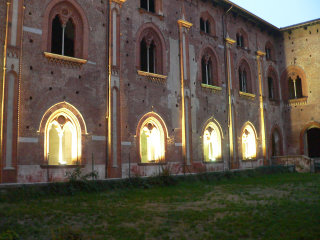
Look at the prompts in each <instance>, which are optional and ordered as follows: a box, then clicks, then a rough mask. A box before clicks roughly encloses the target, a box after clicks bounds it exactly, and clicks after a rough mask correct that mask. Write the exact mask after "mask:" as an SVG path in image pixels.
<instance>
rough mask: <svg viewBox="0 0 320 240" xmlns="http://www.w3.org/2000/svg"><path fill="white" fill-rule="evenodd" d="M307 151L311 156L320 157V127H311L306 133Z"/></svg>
mask: <svg viewBox="0 0 320 240" xmlns="http://www.w3.org/2000/svg"><path fill="white" fill-rule="evenodd" d="M305 143H306V144H305V150H306V151H305V152H306V153H308V156H309V157H311V158H320V128H316V127H314V128H309V130H307V131H306V134H305Z"/></svg>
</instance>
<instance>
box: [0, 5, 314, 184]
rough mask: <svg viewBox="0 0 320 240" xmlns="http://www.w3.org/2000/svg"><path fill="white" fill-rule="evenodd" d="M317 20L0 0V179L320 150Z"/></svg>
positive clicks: (185, 166)
mask: <svg viewBox="0 0 320 240" xmlns="http://www.w3.org/2000/svg"><path fill="white" fill-rule="evenodd" d="M319 28H320V20H314V21H310V22H305V23H301V24H297V25H294V26H290V27H287V28H281V29H279V28H277V27H275V26H273V25H271V24H270V23H268V22H266V21H264V20H262V19H261V18H259V17H257V16H255V15H253V14H252V13H250V12H248V11H246V10H245V9H243V8H241V7H239V6H237V5H235V4H233V3H232V2H230V1H227V0H209V1H208V0H206V1H205V0H41V1H40V0H28V1H24V0H1V1H0V44H1V48H0V65H1V67H0V76H1V81H0V82H1V85H0V86H1V92H0V94H1V112H0V117H1V118H0V120H1V122H0V124H1V133H0V134H1V153H0V183H31V182H51V181H63V180H64V179H65V178H66V177H65V174H66V172H68V171H72V170H73V169H75V168H76V167H79V166H80V167H81V168H82V169H83V171H84V172H90V171H92V170H94V171H97V172H98V175H99V178H101V179H105V178H125V177H129V176H134V175H139V176H150V175H153V174H157V173H159V172H160V171H162V170H163V169H164V168H168V169H170V171H171V172H172V173H173V174H182V173H196V172H202V171H223V170H232V169H246V168H252V167H258V166H266V165H270V164H271V161H272V159H274V158H277V157H279V158H281V156H286V158H289V157H290V156H291V157H292V156H293V157H300V158H301V159H304V158H307V157H310V158H317V157H320V147H319V144H320V105H319V101H320V85H319V81H320V79H319V78H320V77H319V76H320V75H319V69H320V53H319V47H320V33H319Z"/></svg>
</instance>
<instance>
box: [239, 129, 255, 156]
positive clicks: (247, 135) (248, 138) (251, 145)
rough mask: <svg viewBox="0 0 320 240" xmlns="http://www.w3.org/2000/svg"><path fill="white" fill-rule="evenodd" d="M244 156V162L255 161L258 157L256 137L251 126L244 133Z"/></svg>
mask: <svg viewBox="0 0 320 240" xmlns="http://www.w3.org/2000/svg"><path fill="white" fill-rule="evenodd" d="M242 154H243V159H244V160H251V159H255V158H256V156H257V145H256V135H255V132H254V129H253V128H252V127H251V126H250V125H247V126H246V128H245V129H244V130H243V133H242Z"/></svg>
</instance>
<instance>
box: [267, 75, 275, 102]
mask: <svg viewBox="0 0 320 240" xmlns="http://www.w3.org/2000/svg"><path fill="white" fill-rule="evenodd" d="M268 93H269V94H268V95H269V99H271V100H273V99H275V93H274V83H273V78H272V77H268Z"/></svg>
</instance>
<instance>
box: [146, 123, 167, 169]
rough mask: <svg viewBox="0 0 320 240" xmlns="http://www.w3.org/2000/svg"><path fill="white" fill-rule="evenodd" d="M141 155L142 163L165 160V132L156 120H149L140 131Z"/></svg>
mask: <svg viewBox="0 0 320 240" xmlns="http://www.w3.org/2000/svg"><path fill="white" fill-rule="evenodd" d="M140 155H141V162H142V163H149V162H159V161H162V160H164V155H165V144H164V132H163V129H162V127H161V124H160V123H159V122H158V121H157V120H156V119H154V118H149V119H147V120H146V121H145V122H144V124H143V125H142V128H141V131H140Z"/></svg>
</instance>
